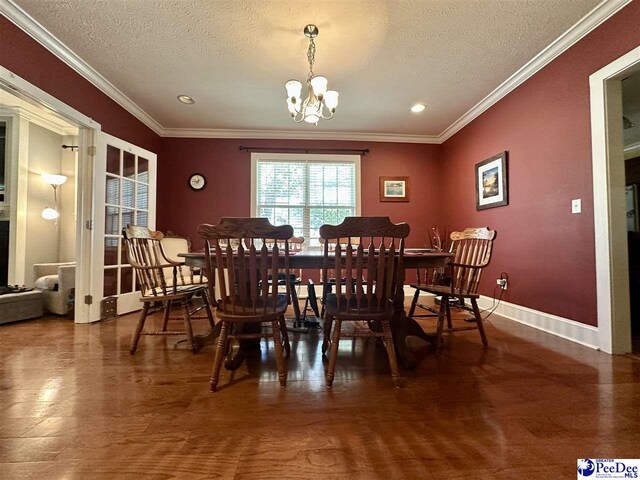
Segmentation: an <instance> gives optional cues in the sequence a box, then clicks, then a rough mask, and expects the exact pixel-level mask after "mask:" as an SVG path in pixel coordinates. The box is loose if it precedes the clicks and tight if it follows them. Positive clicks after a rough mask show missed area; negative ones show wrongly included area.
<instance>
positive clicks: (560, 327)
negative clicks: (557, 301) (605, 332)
mask: <svg viewBox="0 0 640 480" xmlns="http://www.w3.org/2000/svg"><path fill="white" fill-rule="evenodd" d="M492 302H493V299H492V298H491V297H485V296H484V295H483V296H481V297H480V300H479V301H478V306H479V307H480V308H482V309H486V308H490V307H491V304H492ZM495 313H497V314H498V315H500V316H501V317H504V318H508V319H509V320H513V321H514V322H518V323H522V324H524V325H528V326H530V327H533V328H537V329H538V330H542V331H543V332H547V333H550V334H552V335H556V336H558V337H562V338H565V339H567V340H571V341H572V342H576V343H579V344H581V345H585V346H587V347H591V348H595V349H596V350H600V336H599V332H598V328H597V327H592V326H591V325H585V324H584V323H580V322H576V321H575V320H569V319H568V318H563V317H559V316H557V315H552V314H550V313H545V312H540V311H538V310H534V309H532V308H528V307H523V306H521V305H516V304H514V303H509V302H505V301H502V302H500V305H499V306H498V308H496V311H495Z"/></svg>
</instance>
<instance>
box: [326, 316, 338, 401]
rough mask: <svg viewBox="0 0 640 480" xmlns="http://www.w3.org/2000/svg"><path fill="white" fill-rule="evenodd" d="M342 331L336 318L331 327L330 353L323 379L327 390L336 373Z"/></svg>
mask: <svg viewBox="0 0 640 480" xmlns="http://www.w3.org/2000/svg"><path fill="white" fill-rule="evenodd" d="M341 329H342V320H340V319H339V318H336V320H335V325H334V326H333V339H332V340H331V353H330V355H329V367H328V368H327V375H326V377H325V380H326V384H327V388H331V387H332V386H333V378H334V376H335V371H336V360H337V359H338V344H339V343H340V330H341Z"/></svg>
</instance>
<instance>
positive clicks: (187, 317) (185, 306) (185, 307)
mask: <svg viewBox="0 0 640 480" xmlns="http://www.w3.org/2000/svg"><path fill="white" fill-rule="evenodd" d="M181 303H182V317H183V318H184V327H185V330H186V331H187V341H188V342H189V350H191V352H192V353H196V351H197V350H198V349H197V347H196V345H195V344H194V343H193V328H191V312H189V300H187V299H186V298H185V299H184V300H182V302H181Z"/></svg>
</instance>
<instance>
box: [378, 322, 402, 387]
mask: <svg viewBox="0 0 640 480" xmlns="http://www.w3.org/2000/svg"><path fill="white" fill-rule="evenodd" d="M382 332H383V333H384V337H383V338H384V346H385V348H386V349H387V356H388V357H389V367H391V379H392V380H393V386H394V387H396V388H399V387H400V383H399V381H400V372H399V371H398V361H397V360H396V349H395V347H394V345H393V335H392V334H391V325H390V323H389V320H383V321H382Z"/></svg>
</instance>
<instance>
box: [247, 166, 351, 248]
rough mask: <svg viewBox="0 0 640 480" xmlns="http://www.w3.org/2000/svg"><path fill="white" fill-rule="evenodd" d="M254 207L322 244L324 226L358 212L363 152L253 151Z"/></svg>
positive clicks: (313, 243)
mask: <svg viewBox="0 0 640 480" xmlns="http://www.w3.org/2000/svg"><path fill="white" fill-rule="evenodd" d="M251 180H252V189H251V213H252V215H254V216H257V217H266V218H268V219H269V220H270V221H271V223H272V224H274V225H282V224H289V225H291V226H292V227H293V229H294V235H296V236H302V237H304V238H305V244H306V245H310V246H319V245H320V242H319V240H318V239H319V237H320V232H319V229H320V226H321V225H324V224H325V223H329V224H333V225H336V224H338V223H340V222H342V220H343V219H344V217H348V216H354V215H360V156H359V155H302V154H301V155H297V154H273V153H253V154H251Z"/></svg>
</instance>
